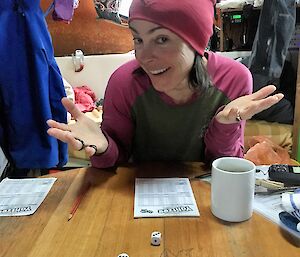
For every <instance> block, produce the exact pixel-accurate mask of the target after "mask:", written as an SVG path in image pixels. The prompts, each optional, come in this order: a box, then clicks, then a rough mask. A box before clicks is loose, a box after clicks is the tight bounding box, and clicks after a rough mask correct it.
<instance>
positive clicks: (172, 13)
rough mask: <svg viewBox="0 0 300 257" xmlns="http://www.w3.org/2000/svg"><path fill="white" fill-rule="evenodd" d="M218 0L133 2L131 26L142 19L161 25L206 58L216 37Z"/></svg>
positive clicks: (152, 0) (130, 16) (144, 0)
mask: <svg viewBox="0 0 300 257" xmlns="http://www.w3.org/2000/svg"><path fill="white" fill-rule="evenodd" d="M214 4H215V0H178V1H174V0H133V1H132V4H131V6H130V9H129V23H130V22H131V21H132V20H135V19H141V20H146V21H150V22H153V23H156V24H159V25H161V26H163V27H165V28H167V29H169V30H171V31H172V32H174V33H175V34H177V35H178V36H179V37H181V38H182V39H183V40H184V41H185V42H187V43H188V44H190V45H191V46H192V48H193V49H195V50H196V51H197V52H198V53H199V54H201V55H203V53H204V50H205V48H206V46H207V44H208V41H209V39H210V37H211V35H212V28H213V19H214V8H213V6H214Z"/></svg>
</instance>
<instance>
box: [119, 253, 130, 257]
mask: <svg viewBox="0 0 300 257" xmlns="http://www.w3.org/2000/svg"><path fill="white" fill-rule="evenodd" d="M118 257H129V255H128V254H127V253H121V254H119V255H118Z"/></svg>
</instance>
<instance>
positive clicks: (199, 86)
mask: <svg viewBox="0 0 300 257" xmlns="http://www.w3.org/2000/svg"><path fill="white" fill-rule="evenodd" d="M206 58H207V57H206ZM189 82H190V86H191V87H192V89H194V90H196V91H199V92H205V91H206V90H207V89H208V88H209V87H210V86H212V81H211V78H210V76H209V74H208V72H207V69H206V66H205V64H204V62H203V59H202V56H201V55H200V54H198V53H197V52H196V53H195V59H194V64H193V67H192V69H191V71H190V74H189Z"/></svg>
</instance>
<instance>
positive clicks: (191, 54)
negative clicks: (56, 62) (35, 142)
mask: <svg viewBox="0 0 300 257" xmlns="http://www.w3.org/2000/svg"><path fill="white" fill-rule="evenodd" d="M214 4H215V1H214V0H181V1H177V2H176V4H174V0H164V1H160V0H133V1H132V4H131V6H130V9H129V20H128V23H129V27H130V29H131V31H132V34H133V37H134V48H135V55H136V59H134V60H131V61H129V62H127V63H125V64H124V65H122V66H121V67H119V68H118V69H117V70H116V71H115V72H114V73H113V74H112V76H111V77H110V80H109V82H108V85H107V87H106V92H105V97H104V106H103V121H102V124H101V128H99V126H98V125H97V124H93V123H92V122H91V120H89V119H87V118H86V117H85V116H84V115H83V114H82V113H80V111H79V110H78V109H77V108H76V107H75V106H74V104H73V103H72V102H70V101H68V100H67V99H65V98H64V99H63V104H64V106H65V107H66V109H67V110H68V111H69V112H70V113H71V114H72V115H73V117H74V118H75V120H76V121H77V122H76V123H75V124H72V125H67V124H63V123H58V122H56V121H54V120H48V125H49V126H50V129H49V130H48V133H49V134H50V135H52V136H54V137H56V138H58V139H60V140H62V141H64V142H67V143H69V144H70V145H71V146H73V148H74V149H78V150H80V149H81V148H82V145H84V146H87V147H84V150H85V152H86V154H87V155H88V156H90V157H91V162H92V165H93V166H94V167H98V168H105V167H112V166H115V165H118V164H119V163H120V162H127V161H128V160H129V159H132V160H134V161H137V162H141V161H204V162H207V163H209V162H211V161H212V160H214V159H216V158H218V157H220V156H237V157H242V156H243V144H244V128H245V120H246V119H249V118H251V117H252V116H253V115H254V114H256V113H258V112H260V111H262V110H264V109H266V108H268V107H270V106H272V105H273V104H274V103H277V102H278V101H279V100H280V99H281V98H282V95H281V94H275V95H274V96H269V95H270V94H271V93H272V92H273V91H274V90H275V88H274V87H273V86H267V87H264V88H262V89H261V90H259V91H258V92H256V93H255V94H251V88H252V77H251V74H250V72H249V70H248V69H247V68H246V67H245V66H244V65H242V64H241V63H239V62H236V61H234V60H232V59H229V58H226V57H224V56H221V55H218V54H216V53H213V52H206V51H205V49H206V46H207V44H208V41H209V39H210V37H211V35H212V28H213V19H214ZM182 21H184V22H182ZM205 77H206V78H208V79H207V80H205V79H204V78H205ZM205 81H206V82H207V83H205ZM237 117H239V119H237ZM78 139H79V140H78ZM82 142H84V143H82ZM89 145H95V146H96V149H97V151H95V149H92V148H90V147H88V146H89Z"/></svg>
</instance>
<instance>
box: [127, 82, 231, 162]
mask: <svg viewBox="0 0 300 257" xmlns="http://www.w3.org/2000/svg"><path fill="white" fill-rule="evenodd" d="M228 102H229V99H228V98H227V96H226V95H225V94H223V93H222V92H221V91H220V90H218V89H217V88H216V87H213V86H212V87H210V88H209V89H208V90H207V92H205V93H202V94H201V95H199V96H198V97H197V98H196V99H195V100H194V101H192V102H190V103H187V104H184V105H178V106H172V105H169V104H166V103H165V102H164V101H163V100H162V99H161V98H160V96H159V93H158V92H157V91H155V90H154V88H153V87H150V88H149V89H148V90H146V91H145V92H144V94H142V95H141V96H138V97H137V99H136V101H135V103H134V104H133V107H132V119H133V121H134V123H135V133H134V135H135V136H134V139H133V146H132V149H133V159H134V160H136V161H148V160H149V161H150V160H151V161H153V160H156V161H174V160H176V161H180V160H184V161H204V151H205V144H204V135H205V132H206V130H207V127H208V125H209V123H210V121H211V120H212V118H213V116H214V115H215V113H216V111H217V110H218V108H219V107H221V106H222V105H224V104H227V103H228Z"/></svg>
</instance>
